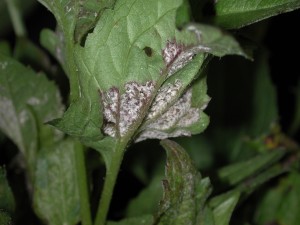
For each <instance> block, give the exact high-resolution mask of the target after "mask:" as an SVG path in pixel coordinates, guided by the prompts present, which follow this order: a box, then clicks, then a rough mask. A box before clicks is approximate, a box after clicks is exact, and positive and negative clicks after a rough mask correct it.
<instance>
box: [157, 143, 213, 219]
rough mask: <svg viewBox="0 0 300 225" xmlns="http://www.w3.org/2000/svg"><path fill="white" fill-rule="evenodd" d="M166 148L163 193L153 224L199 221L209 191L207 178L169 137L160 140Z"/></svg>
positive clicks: (201, 217)
mask: <svg viewBox="0 0 300 225" xmlns="http://www.w3.org/2000/svg"><path fill="white" fill-rule="evenodd" d="M161 144H162V145H163V147H164V148H165V150H166V151H167V164H166V180H164V182H163V187H164V195H163V199H162V200H161V203H160V207H159V211H158V214H157V216H156V221H155V223H154V224H159V225H171V224H174V225H176V224H191V225H193V224H199V223H200V222H201V221H202V219H203V210H204V206H205V205H204V204H205V202H206V200H207V197H208V196H209V194H210V192H211V186H210V182H209V180H208V179H202V180H201V176H200V173H199V172H198V171H197V170H196V168H195V166H194V165H193V163H192V161H191V159H190V158H189V156H188V154H187V153H186V152H185V151H184V149H182V148H181V147H180V146H179V145H178V144H176V143H175V142H172V141H169V140H163V141H162V142H161Z"/></svg>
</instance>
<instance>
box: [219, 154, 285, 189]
mask: <svg viewBox="0 0 300 225" xmlns="http://www.w3.org/2000/svg"><path fill="white" fill-rule="evenodd" d="M285 153H286V152H285V151H284V150H283V149H274V150H272V151H271V152H268V153H263V154H260V155H257V156H255V157H254V158H251V159H249V160H247V161H244V162H238V163H235V164H230V165H229V166H226V167H224V168H222V169H220V170H219V171H218V176H219V178H220V179H221V180H222V181H223V182H225V183H227V184H228V185H236V184H237V183H239V182H241V181H242V180H244V179H246V178H247V177H249V176H252V175H254V174H255V173H257V172H259V171H261V170H263V169H265V168H267V167H269V166H271V165H272V164H274V163H275V162H278V161H279V160H280V159H281V158H282V157H283V156H284V155H285Z"/></svg>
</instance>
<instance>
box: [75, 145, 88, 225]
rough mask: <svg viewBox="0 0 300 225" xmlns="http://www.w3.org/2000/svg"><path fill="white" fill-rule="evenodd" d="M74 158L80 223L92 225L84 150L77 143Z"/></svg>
mask: <svg viewBox="0 0 300 225" xmlns="http://www.w3.org/2000/svg"><path fill="white" fill-rule="evenodd" d="M75 158H76V159H75V160H76V170H77V177H78V187H79V197H80V211H81V219H82V221H81V222H82V225H92V219H91V209H90V203H89V199H90V198H89V192H88V185H87V178H86V166H85V157H84V149H83V148H82V145H81V144H79V143H78V144H77V145H76V146H75Z"/></svg>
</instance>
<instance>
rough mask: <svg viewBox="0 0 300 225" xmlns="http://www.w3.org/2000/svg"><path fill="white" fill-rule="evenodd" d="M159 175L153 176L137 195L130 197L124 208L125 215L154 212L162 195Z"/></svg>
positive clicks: (133, 215)
mask: <svg viewBox="0 0 300 225" xmlns="http://www.w3.org/2000/svg"><path fill="white" fill-rule="evenodd" d="M161 180H162V177H161V176H157V177H155V178H154V179H153V180H152V181H151V182H150V183H149V185H148V186H147V187H146V188H145V189H143V190H142V191H141V192H140V193H139V195H138V196H137V197H135V198H134V199H132V200H131V201H130V202H129V204H128V206H127V210H126V217H138V216H141V215H147V214H154V213H155V212H156V211H157V209H158V203H159V200H160V199H161V197H162V188H161Z"/></svg>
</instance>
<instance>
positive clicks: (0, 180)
mask: <svg viewBox="0 0 300 225" xmlns="http://www.w3.org/2000/svg"><path fill="white" fill-rule="evenodd" d="M14 209H15V200H14V196H13V193H12V191H11V189H10V187H9V184H8V182H7V180H6V172H5V169H3V168H2V167H0V211H2V212H4V211H5V212H7V213H13V212H14ZM0 217H1V216H0ZM0 221H1V219H0ZM0 224H2V223H0Z"/></svg>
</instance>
